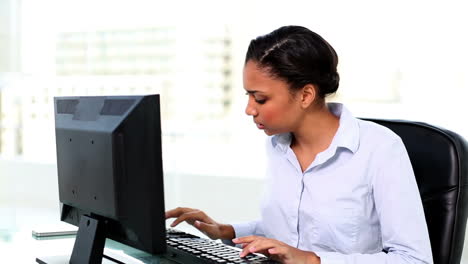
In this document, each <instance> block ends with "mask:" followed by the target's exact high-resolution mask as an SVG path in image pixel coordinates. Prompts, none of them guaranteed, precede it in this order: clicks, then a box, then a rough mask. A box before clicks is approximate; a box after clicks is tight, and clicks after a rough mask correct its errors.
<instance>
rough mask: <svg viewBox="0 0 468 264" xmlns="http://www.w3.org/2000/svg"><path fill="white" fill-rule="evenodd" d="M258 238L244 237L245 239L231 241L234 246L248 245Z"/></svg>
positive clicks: (238, 238) (239, 238)
mask: <svg viewBox="0 0 468 264" xmlns="http://www.w3.org/2000/svg"><path fill="white" fill-rule="evenodd" d="M257 238H258V236H245V237H236V238H234V239H233V240H232V242H234V243H235V244H242V243H247V244H248V243H250V242H252V241H254V240H255V239H257Z"/></svg>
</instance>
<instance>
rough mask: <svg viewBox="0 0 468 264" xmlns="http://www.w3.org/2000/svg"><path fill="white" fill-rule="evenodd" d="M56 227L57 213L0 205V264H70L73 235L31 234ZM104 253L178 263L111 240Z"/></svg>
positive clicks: (125, 258)
mask: <svg viewBox="0 0 468 264" xmlns="http://www.w3.org/2000/svg"><path fill="white" fill-rule="evenodd" d="M51 223H52V224H51ZM54 224H59V225H60V224H62V222H60V221H59V220H58V216H57V212H56V211H55V210H54V211H51V212H47V211H44V210H43V209H39V208H11V207H10V208H6V207H4V206H1V205H0V263H19V264H23V263H25V264H26V263H27V264H32V263H36V258H39V259H44V260H47V261H50V260H52V262H51V263H54V264H55V263H68V260H69V258H70V256H71V252H72V250H73V245H74V242H75V236H74V235H71V236H70V235H69V236H52V237H44V238H35V237H34V236H33V235H32V231H33V230H34V229H36V228H37V227H41V228H42V227H44V226H47V228H52V229H50V231H53V225H54ZM60 228H62V227H60ZM104 254H105V255H108V256H110V257H111V258H114V259H117V260H119V261H121V262H123V263H130V264H133V263H138V264H142V263H157V264H172V263H176V262H174V261H171V260H168V259H165V258H163V257H162V256H154V255H150V254H148V253H146V252H144V251H141V250H138V249H134V248H132V247H128V246H126V245H123V244H121V243H118V242H115V241H112V240H109V239H107V240H106V248H105V249H104ZM63 261H65V262H63ZM47 263H49V262H47ZM103 263H106V262H104V261H103ZM107 263H115V262H110V261H109V262H107Z"/></svg>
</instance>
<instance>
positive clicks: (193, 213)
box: [166, 207, 235, 239]
mask: <svg viewBox="0 0 468 264" xmlns="http://www.w3.org/2000/svg"><path fill="white" fill-rule="evenodd" d="M168 218H176V220H174V222H172V224H171V227H175V226H177V225H178V224H180V223H181V222H183V221H185V222H187V223H189V224H190V225H192V226H194V227H195V228H197V229H198V230H200V231H201V232H203V233H204V234H205V235H207V236H208V237H209V238H211V239H233V238H234V237H235V234H234V228H233V227H232V226H231V225H224V224H220V223H217V222H216V221H214V220H213V219H211V218H210V217H209V216H208V215H206V214H205V213H204V212H203V211H201V210H198V209H192V208H185V207H177V208H175V209H172V210H169V211H167V212H166V219H168Z"/></svg>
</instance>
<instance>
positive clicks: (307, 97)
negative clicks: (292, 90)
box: [301, 84, 317, 109]
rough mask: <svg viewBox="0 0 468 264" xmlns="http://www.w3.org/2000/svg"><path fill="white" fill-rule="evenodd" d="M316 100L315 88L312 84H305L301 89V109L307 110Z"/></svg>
mask: <svg viewBox="0 0 468 264" xmlns="http://www.w3.org/2000/svg"><path fill="white" fill-rule="evenodd" d="M315 98H317V87H316V86H315V85H313V84H306V85H305V86H304V87H302V92H301V106H302V108H304V109H305V108H308V107H309V106H310V105H311V104H313V102H314V101H315Z"/></svg>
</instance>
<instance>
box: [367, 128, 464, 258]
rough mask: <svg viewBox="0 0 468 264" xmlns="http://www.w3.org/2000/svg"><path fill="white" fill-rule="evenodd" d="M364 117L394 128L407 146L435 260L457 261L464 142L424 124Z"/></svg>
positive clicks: (461, 230) (460, 241) (460, 243)
mask: <svg viewBox="0 0 468 264" xmlns="http://www.w3.org/2000/svg"><path fill="white" fill-rule="evenodd" d="M365 120H368V121H372V122H376V123H378V124H380V125H383V126H385V127H388V128H389V129H391V130H393V131H394V132H395V133H396V134H398V135H399V136H400V137H401V139H402V140H403V143H404V144H405V146H406V149H407V151H408V154H409V157H410V160H411V164H412V165H413V170H414V173H415V176H416V181H417V183H418V187H419V192H420V194H421V198H422V202H423V207H424V212H425V215H426V221H427V225H428V229H429V236H430V240H431V246H432V254H433V258H434V263H435V264H460V260H461V256H462V251H463V243H464V240H465V228H466V220H467V214H468V192H467V186H468V147H467V146H468V144H467V142H466V141H465V140H464V139H463V138H462V137H461V136H460V135H458V134H456V133H454V132H452V131H449V130H446V129H442V128H439V127H435V126H432V125H429V124H425V123H420V122H410V121H404V120H382V119H365ZM409 221H411V220H410V219H409Z"/></svg>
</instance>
